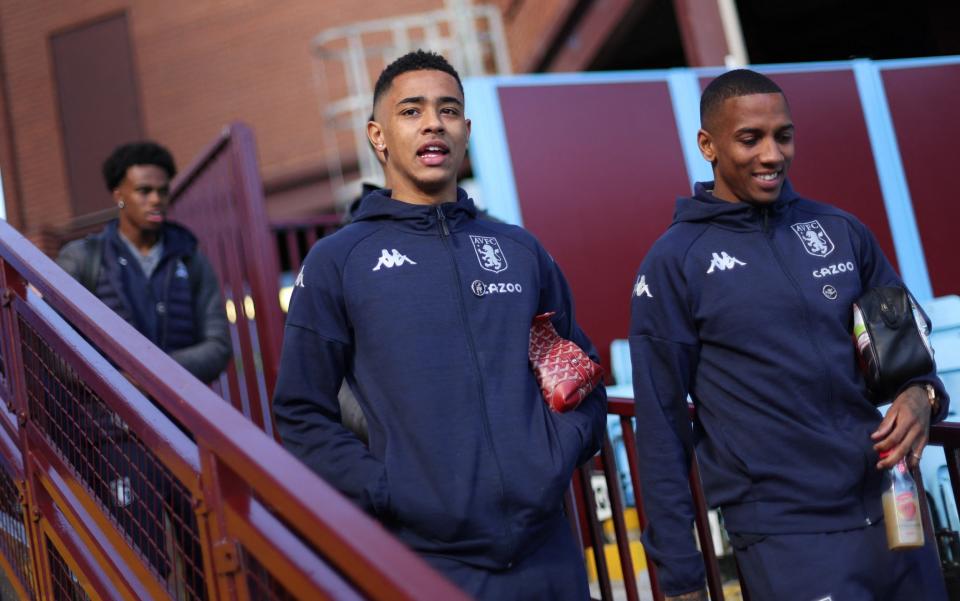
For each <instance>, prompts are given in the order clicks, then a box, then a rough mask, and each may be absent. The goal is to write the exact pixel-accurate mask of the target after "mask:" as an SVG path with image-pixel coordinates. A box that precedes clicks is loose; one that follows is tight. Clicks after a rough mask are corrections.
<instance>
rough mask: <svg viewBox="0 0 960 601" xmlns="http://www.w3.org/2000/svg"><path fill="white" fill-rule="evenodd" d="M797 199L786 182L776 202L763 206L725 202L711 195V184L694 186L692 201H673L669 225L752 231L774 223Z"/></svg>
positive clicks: (699, 183) (683, 198)
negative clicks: (671, 219) (712, 226)
mask: <svg viewBox="0 0 960 601" xmlns="http://www.w3.org/2000/svg"><path fill="white" fill-rule="evenodd" d="M799 198H800V196H799V195H797V193H796V192H794V190H793V186H792V185H790V181H789V180H787V181H784V182H783V187H782V188H781V189H780V196H778V197H777V200H775V201H773V202H772V203H767V204H758V203H757V204H755V203H749V202H728V201H726V200H722V199H719V198H717V197H716V196H714V195H713V182H712V181H710V182H697V183H696V185H695V186H694V189H693V196H692V197H682V198H678V199H677V203H676V209H675V211H674V214H673V223H680V222H694V223H712V224H715V225H718V226H720V227H724V228H726V229H731V230H740V231H756V230H758V229H762V228H763V227H764V223H765V222H766V223H767V224H770V225H775V224H776V223H778V222H779V221H780V219H781V218H782V217H783V215H784V213H786V212H787V210H788V209H789V208H790V207H791V206H792V205H793V204H794V203H795V202H796V201H797V199H799Z"/></svg>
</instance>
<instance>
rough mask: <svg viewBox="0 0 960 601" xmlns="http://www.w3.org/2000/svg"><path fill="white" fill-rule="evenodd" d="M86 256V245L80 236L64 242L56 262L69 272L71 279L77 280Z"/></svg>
mask: <svg viewBox="0 0 960 601" xmlns="http://www.w3.org/2000/svg"><path fill="white" fill-rule="evenodd" d="M86 256H87V253H86V245H85V244H84V241H83V238H81V239H79V240H73V241H71V242H68V243H67V244H65V245H64V246H63V248H61V249H60V253H59V254H58V255H57V258H56V262H57V265H59V266H60V268H61V269H63V270H64V271H66V272H67V273H69V274H70V276H71V277H72V278H73V279H75V280H77V281H79V280H80V274H81V272H82V271H83V264H84V261H85V259H86Z"/></svg>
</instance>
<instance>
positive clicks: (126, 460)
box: [46, 142, 231, 597]
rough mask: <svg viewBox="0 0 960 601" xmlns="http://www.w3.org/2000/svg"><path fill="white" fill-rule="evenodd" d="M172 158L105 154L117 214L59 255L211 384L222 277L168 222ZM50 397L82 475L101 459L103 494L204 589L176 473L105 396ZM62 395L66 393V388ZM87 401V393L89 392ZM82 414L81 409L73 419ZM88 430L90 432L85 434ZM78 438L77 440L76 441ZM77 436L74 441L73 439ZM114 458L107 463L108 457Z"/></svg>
mask: <svg viewBox="0 0 960 601" xmlns="http://www.w3.org/2000/svg"><path fill="white" fill-rule="evenodd" d="M175 174H176V166H175V164H174V161H173V157H172V156H171V155H170V153H169V151H167V150H166V149H165V148H163V147H162V146H160V145H158V144H155V143H153V142H136V143H131V144H125V145H123V146H120V147H118V148H117V149H116V150H114V152H113V153H112V154H111V155H110V157H109V158H108V159H107V160H106V161H105V162H104V165H103V175H104V179H105V180H106V185H107V189H108V190H109V191H110V193H111V194H112V195H113V199H114V201H115V202H116V204H117V207H118V208H119V216H118V219H116V220H114V221H111V222H110V223H109V224H107V226H106V227H105V228H104V229H103V231H101V232H100V233H98V234H94V235H91V236H88V237H86V238H84V239H82V240H75V241H73V242H70V243H69V244H67V245H66V246H65V247H64V248H63V249H62V250H61V252H60V256H59V257H57V263H58V264H59V265H60V266H61V267H62V268H63V269H64V270H65V271H67V272H68V273H69V274H70V275H71V276H73V277H74V278H75V279H77V280H78V281H80V282H81V283H82V284H83V285H84V286H85V287H86V288H87V289H88V290H90V291H91V292H93V293H94V294H95V295H96V296H97V297H98V298H99V299H100V300H101V301H103V303H104V304H106V305H107V306H108V307H110V308H111V309H113V310H114V311H115V312H116V313H117V314H118V315H120V316H121V317H122V318H123V319H124V320H126V321H127V322H128V323H130V324H131V325H132V326H133V327H134V328H136V329H137V331H139V332H140V333H141V334H143V335H144V336H145V337H146V338H147V339H149V340H150V341H151V342H153V343H154V344H156V345H157V346H158V347H160V348H161V349H163V351H164V352H166V353H168V354H169V355H170V356H171V358H173V359H174V360H175V361H176V362H177V363H179V364H180V365H181V366H183V367H184V368H185V369H186V370H187V371H189V372H190V373H191V374H193V375H194V376H196V377H197V378H198V379H199V380H201V381H203V382H205V383H209V382H211V381H213V380H215V379H216V378H217V377H218V376H219V374H220V373H221V372H222V371H223V370H224V368H226V366H227V362H228V361H229V359H230V355H231V344H230V332H229V329H228V325H227V318H226V312H225V311H224V305H223V298H222V295H221V293H220V285H219V283H218V280H217V276H216V274H215V273H214V271H213V267H212V266H211V265H210V262H209V261H208V260H207V259H206V257H204V256H203V255H202V254H201V253H200V251H199V250H198V248H197V239H196V238H195V237H194V235H193V234H192V233H190V231H188V230H187V229H186V228H184V227H183V226H180V225H177V224H175V223H171V222H168V221H167V220H166V210H167V207H168V204H169V193H170V180H171V179H172V178H173V176H174V175H175ZM54 390H55V392H52V393H51V395H52V396H51V397H49V398H47V399H46V400H47V405H48V406H47V413H48V414H49V416H48V419H49V421H50V423H49V424H47V426H48V428H49V431H50V432H51V433H52V434H53V435H54V437H55V438H56V435H57V434H61V435H62V436H61V438H68V439H69V440H68V441H67V443H68V444H66V445H65V446H66V449H65V450H67V451H69V450H70V449H71V448H72V446H73V444H80V445H83V449H82V450H81V451H80V452H79V455H76V454H75V455H73V456H74V457H75V460H78V461H80V462H81V465H78V466H75V467H76V468H77V469H79V470H80V471H81V472H82V473H83V472H85V470H88V469H90V468H91V466H99V467H94V468H93V469H95V470H96V471H98V473H99V475H100V477H99V478H94V479H93V480H94V481H95V482H97V483H99V484H98V485H96V486H95V487H96V488H97V490H95V491H94V493H95V494H96V495H97V496H98V497H99V498H100V500H101V502H102V503H104V505H105V506H106V509H107V510H108V511H109V512H110V513H111V514H112V515H113V516H114V519H115V520H116V521H117V524H118V526H119V527H120V529H121V530H123V531H124V532H125V533H127V535H128V536H129V537H130V538H131V540H132V542H133V544H134V546H135V547H137V548H138V549H139V550H140V551H141V553H142V554H143V556H144V557H145V558H146V559H147V561H148V562H149V563H150V564H151V565H152V566H153V568H154V570H155V571H156V572H157V574H158V576H160V577H161V578H167V579H168V580H169V582H168V586H171V587H175V588H181V587H183V586H186V587H187V588H189V589H191V590H193V591H195V592H196V593H197V594H198V595H199V596H201V597H202V596H203V590H204V586H203V583H202V582H199V581H197V582H194V581H193V580H198V579H197V577H196V574H192V573H191V574H190V575H187V576H184V575H183V570H182V569H181V570H179V576H177V577H176V578H174V577H173V576H172V574H174V573H176V572H177V571H176V570H173V569H172V565H173V562H174V561H177V560H178V558H179V560H187V561H189V562H191V563H192V564H194V565H197V566H200V565H202V558H201V557H199V555H198V553H199V549H187V548H180V549H179V550H176V551H175V550H174V549H175V548H176V547H175V546H174V542H173V541H174V540H179V541H183V540H189V539H190V537H184V536H183V535H182V530H184V529H186V530H191V531H195V530H196V522H195V519H194V516H193V512H192V511H191V510H190V506H189V500H188V499H187V498H186V497H185V496H184V494H183V492H182V491H181V490H179V488H178V487H176V486H174V484H173V483H174V482H175V480H174V478H173V476H172V475H171V474H169V473H168V472H167V470H166V469H165V468H164V467H163V466H162V464H160V463H159V462H158V461H157V460H156V459H155V458H153V457H152V455H150V453H149V452H148V451H147V449H146V447H145V445H144V444H143V442H142V441H140V440H139V439H138V438H137V437H136V436H135V435H134V433H133V432H130V431H128V428H127V425H126V424H125V423H124V422H123V420H121V419H120V418H119V416H118V415H116V414H115V413H114V412H113V411H112V410H110V409H109V408H108V407H107V406H106V405H104V404H103V403H102V402H98V401H96V400H92V401H89V402H87V401H84V400H82V399H81V401H80V403H79V404H80V405H81V406H80V407H77V406H75V405H73V403H75V401H74V400H73V399H72V398H58V394H57V392H56V390H57V389H54ZM59 396H62V395H59ZM84 399H86V396H84ZM71 416H73V417H71ZM77 430H81V432H77ZM72 441H75V442H72ZM71 442H72V444H71ZM104 463H105V464H106V465H103V464H104Z"/></svg>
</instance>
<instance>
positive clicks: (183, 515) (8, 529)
mask: <svg viewBox="0 0 960 601" xmlns="http://www.w3.org/2000/svg"><path fill="white" fill-rule="evenodd" d="M0 527H2V531H0V568H2V569H3V570H4V572H5V573H6V575H7V577H8V579H9V580H10V581H11V583H12V585H13V587H14V588H15V589H16V591H17V593H18V594H19V595H20V596H21V597H22V598H24V599H86V598H90V599H120V598H125V599H148V598H155V599H191V600H192V599H211V600H213V599H218V600H219V599H244V600H245V599H253V598H257V599H261V598H263V599H288V598H300V599H325V598H332V599H351V598H370V599H424V598H432V599H458V598H463V595H462V594H461V593H460V592H459V591H458V590H457V589H456V588H455V587H453V586H452V585H451V584H449V583H448V582H447V581H446V580H444V579H443V578H441V577H440V576H439V575H438V574H436V573H435V572H434V571H433V570H431V569H430V568H429V567H428V566H427V565H426V564H425V563H424V562H423V561H422V560H420V559H419V558H418V557H416V556H415V555H414V554H413V553H411V552H410V551H409V550H408V549H407V548H406V547H404V546H403V545H402V544H401V543H399V542H398V541H396V540H395V539H394V538H392V537H391V536H390V535H389V534H388V533H387V532H386V531H385V530H383V529H382V528H381V527H380V526H379V525H378V524H377V523H375V522H374V521H372V520H370V519H368V518H367V517H366V516H365V515H364V514H363V513H362V512H361V511H359V510H358V509H356V508H355V507H354V506H353V505H352V504H351V503H350V502H348V501H347V500H345V499H344V498H343V497H341V496H340V495H339V494H338V493H337V492H335V491H334V490H333V489H331V488H330V487H329V486H328V485H326V484H325V483H324V482H323V481H321V480H320V479H319V478H318V477H316V476H315V475H314V474H313V473H312V472H310V471H309V470H308V469H307V468H306V467H305V466H303V465H302V464H301V463H300V462H299V461H297V460H296V459H295V458H293V457H292V456H290V455H289V454H288V453H287V452H286V451H284V450H283V449H282V448H280V446H279V445H277V444H276V443H275V442H274V440H272V438H271V437H269V436H267V435H266V434H265V433H264V432H263V431H262V430H260V429H259V428H258V427H257V426H256V425H255V424H253V423H252V422H251V421H250V420H248V419H247V418H245V417H244V416H243V415H242V414H241V413H240V412H238V411H236V410H235V409H234V408H233V407H231V406H230V405H229V404H227V403H225V402H224V401H223V399H221V398H220V397H218V396H217V395H216V394H214V392H213V391H211V390H210V389H209V388H207V387H206V386H204V385H203V384H201V383H200V382H198V381H197V380H196V379H194V378H193V377H192V376H190V375H189V374H188V373H187V372H186V371H185V370H183V369H182V368H181V367H180V366H179V365H177V364H176V363H175V362H174V361H173V360H172V359H170V358H169V357H167V356H166V355H165V354H164V353H163V352H161V351H160V350H159V349H157V348H156V347H155V346H153V345H152V344H150V343H149V341H147V340H146V339H145V338H143V337H142V336H141V335H140V334H139V333H137V332H136V331H135V330H134V329H133V328H132V327H131V326H129V325H128V324H127V323H126V322H124V321H123V320H122V319H120V318H119V317H118V316H117V315H115V314H114V313H113V312H112V311H110V310H109V309H108V308H107V307H106V306H104V305H103V304H102V303H100V302H99V301H98V300H97V299H95V298H94V297H93V295H91V294H90V293H89V292H88V291H87V290H86V289H84V288H83V287H82V286H81V285H80V284H79V283H77V282H75V281H74V280H73V279H71V278H70V277H69V276H68V275H67V274H66V273H64V272H63V271H62V270H60V268H59V267H57V266H56V265H55V264H54V263H53V262H52V261H51V260H50V259H49V258H47V257H46V256H44V255H43V254H42V253H40V252H39V250H37V249H36V248H35V247H34V246H33V245H32V244H30V243H29V242H28V241H27V240H26V239H24V238H23V237H22V236H21V235H20V234H19V233H17V232H16V231H15V230H13V229H12V228H11V227H10V226H9V225H8V224H6V222H3V221H0Z"/></svg>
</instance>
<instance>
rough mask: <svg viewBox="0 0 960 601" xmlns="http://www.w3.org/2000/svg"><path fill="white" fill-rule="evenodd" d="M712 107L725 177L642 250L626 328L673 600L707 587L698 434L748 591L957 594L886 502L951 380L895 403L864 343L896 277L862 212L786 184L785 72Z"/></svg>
mask: <svg viewBox="0 0 960 601" xmlns="http://www.w3.org/2000/svg"><path fill="white" fill-rule="evenodd" d="M700 118H701V126H702V129H701V130H700V132H699V136H698V142H699V147H700V151H701V153H702V154H703V157H704V158H705V159H706V160H708V161H710V163H711V164H712V165H713V172H714V178H715V181H713V182H706V183H698V184H697V185H696V188H695V193H694V196H693V197H692V198H681V199H679V200H678V201H677V207H676V213H675V215H674V221H673V224H672V225H671V226H670V228H669V229H668V230H667V232H666V233H665V234H664V235H663V236H662V237H661V238H660V239H659V240H658V241H657V242H656V243H655V244H654V245H653V248H652V249H651V250H650V252H649V254H648V255H647V256H646V258H645V259H644V261H643V264H642V266H641V267H640V271H639V274H638V276H637V280H636V283H635V286H634V291H633V300H632V320H631V326H630V350H631V357H632V361H633V368H634V375H633V384H634V392H635V396H636V407H637V442H638V447H639V453H640V459H641V470H640V472H641V480H642V485H643V498H644V502H645V504H646V509H647V511H648V515H649V518H650V526H649V528H648V529H647V530H646V532H644V545H645V548H646V551H647V554H648V555H649V556H650V557H651V558H652V559H653V561H654V562H655V563H656V564H657V566H658V567H659V569H660V576H661V581H662V583H663V587H664V590H665V592H666V593H667V595H668V598H670V599H684V600H686V599H694V600H699V599H706V595H705V592H704V591H703V586H704V585H703V580H704V576H703V573H704V572H703V564H702V560H701V558H700V554H699V552H698V551H697V548H696V545H695V543H694V540H693V536H692V521H693V508H692V501H691V494H690V490H689V487H688V485H687V473H688V466H689V464H690V456H691V453H692V452H693V450H694V448H695V449H696V454H697V458H698V460H699V465H700V470H701V477H702V479H703V483H704V487H705V490H706V494H707V501H708V502H709V504H710V505H711V506H714V507H720V508H721V509H722V512H723V517H724V521H725V524H726V527H727V530H728V531H729V532H730V536H731V542H732V543H733V546H734V549H735V553H736V558H737V562H738V564H739V567H740V570H741V572H742V574H743V578H744V582H745V584H746V587H747V590H748V591H749V593H750V596H751V598H752V599H756V600H761V601H767V600H777V601H780V600H786V601H789V600H794V599H796V600H800V601H814V600H817V601H821V600H826V599H832V600H833V601H861V600H862V601H868V600H869V601H873V600H880V599H887V600H898V601H899V600H902V601H909V600H917V599H925V600H927V601H930V600H937V599H944V598H945V592H944V586H943V580H942V578H941V577H940V572H939V566H938V563H937V559H936V554H935V551H934V548H933V542H932V541H928V544H927V546H926V547H925V548H923V549H919V550H915V551H909V552H891V551H887V548H886V537H885V531H884V527H883V524H882V522H881V518H882V515H883V511H882V509H881V500H880V499H881V481H882V480H881V477H882V471H881V470H882V468H887V467H889V466H892V465H894V464H895V463H896V462H898V461H899V460H900V459H901V458H903V457H907V458H908V460H909V462H910V463H911V464H914V465H915V464H916V462H917V461H918V460H919V458H920V454H921V453H922V451H923V447H924V445H925V444H926V442H927V430H928V426H929V424H930V422H931V421H936V420H940V419H943V417H944V416H945V415H946V412H947V403H948V399H947V396H946V394H945V392H944V390H943V385H942V383H941V382H940V380H939V379H938V378H937V377H936V375H935V373H934V372H931V373H930V374H928V375H926V376H925V377H922V378H918V379H917V380H914V381H911V382H909V383H905V385H904V386H903V387H902V388H901V391H900V393H899V394H898V395H896V398H895V399H891V400H892V401H893V404H892V406H891V407H890V409H889V410H888V412H887V415H886V417H885V418H884V419H882V420H881V416H880V414H879V412H878V411H877V410H876V409H875V408H874V406H873V404H872V403H871V402H870V400H869V398H868V395H867V390H866V387H865V385H864V381H863V378H862V377H861V375H860V373H859V371H858V369H857V363H856V358H855V354H854V347H853V343H852V341H851V322H852V318H851V304H852V303H853V301H854V300H856V299H857V298H858V297H859V296H860V295H861V294H862V293H863V292H865V291H866V290H868V289H870V288H873V287H875V286H881V285H894V284H900V283H901V282H900V278H899V277H898V276H897V275H896V273H895V272H894V271H893V269H892V268H891V266H890V264H889V263H888V262H887V260H886V259H885V258H884V256H883V254H882V252H881V251H880V249H879V247H878V245H877V242H876V240H875V239H874V237H873V235H872V234H871V233H870V232H869V231H868V230H867V228H866V227H864V225H863V224H862V223H860V221H858V220H857V219H856V218H854V217H853V216H852V215H850V214H848V213H845V212H843V211H840V210H838V209H836V208H834V207H831V206H828V205H825V204H821V203H818V202H813V201H810V200H806V199H804V198H801V197H800V196H799V195H797V194H796V193H795V192H794V191H793V189H792V188H791V186H790V184H789V183H788V182H787V180H786V175H787V170H788V168H789V167H790V162H791V160H792V158H793V154H794V125H793V121H792V119H791V117H790V110H789V107H788V105H787V101H786V98H785V97H784V95H783V93H782V92H781V90H780V88H779V87H777V85H776V84H775V83H774V82H772V81H771V80H770V79H768V78H766V77H764V76H763V75H760V74H758V73H755V72H753V71H748V70H737V71H731V72H728V73H726V74H724V75H721V76H720V77H718V78H717V79H715V80H714V81H713V82H712V83H711V84H710V85H709V86H708V87H707V89H706V90H705V91H704V93H703V96H702V99H701V105H700ZM688 394H689V395H690V396H691V397H692V399H693V402H694V405H695V406H696V410H697V413H696V419H695V420H694V423H693V427H692V428H691V424H690V420H689V418H688V414H687V395H688ZM884 450H890V451H891V454H890V455H889V456H888V457H887V458H886V459H885V460H883V461H880V459H879V457H878V452H879V451H884Z"/></svg>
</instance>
